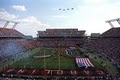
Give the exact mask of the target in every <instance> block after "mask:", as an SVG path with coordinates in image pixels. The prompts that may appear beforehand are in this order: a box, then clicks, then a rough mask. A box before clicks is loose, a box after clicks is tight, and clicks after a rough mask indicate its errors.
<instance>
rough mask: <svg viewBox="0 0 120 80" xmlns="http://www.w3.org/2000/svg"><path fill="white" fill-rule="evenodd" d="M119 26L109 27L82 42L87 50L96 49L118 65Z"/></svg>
mask: <svg viewBox="0 0 120 80" xmlns="http://www.w3.org/2000/svg"><path fill="white" fill-rule="evenodd" d="M119 33H120V28H111V29H109V30H108V31H106V32H104V33H103V34H101V35H100V37H98V38H96V39H92V38H90V39H89V40H88V42H86V43H85V44H84V48H85V49H87V50H89V51H96V52H98V53H101V54H102V55H104V56H106V57H108V58H109V59H110V60H111V62H112V63H114V64H115V65H117V67H120V34H119Z"/></svg>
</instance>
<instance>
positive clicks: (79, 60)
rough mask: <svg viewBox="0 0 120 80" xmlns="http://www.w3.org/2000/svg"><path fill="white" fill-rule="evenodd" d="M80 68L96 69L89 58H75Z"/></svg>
mask: <svg viewBox="0 0 120 80" xmlns="http://www.w3.org/2000/svg"><path fill="white" fill-rule="evenodd" d="M75 60H76V64H77V66H78V67H94V65H93V64H92V63H91V62H90V60H89V58H75Z"/></svg>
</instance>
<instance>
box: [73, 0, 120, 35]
mask: <svg viewBox="0 0 120 80" xmlns="http://www.w3.org/2000/svg"><path fill="white" fill-rule="evenodd" d="M103 2H104V1H103ZM101 3H102V2H101ZM98 4H99V3H98ZM119 10H120V2H114V3H110V2H104V4H101V5H89V4H84V5H82V6H79V7H78V10H76V11H74V13H73V14H74V15H73V17H72V18H71V20H72V21H73V22H72V21H71V23H72V24H77V25H78V28H79V29H84V30H86V31H87V33H88V34H90V33H91V32H100V33H102V32H104V31H106V30H108V29H110V28H111V27H110V26H109V24H108V23H105V21H106V20H110V19H114V18H119V17H120V11H119ZM114 23H116V22H113V24H114ZM114 26H115V27H119V26H120V25H118V24H117V23H116V24H115V25H114Z"/></svg>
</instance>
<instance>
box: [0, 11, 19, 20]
mask: <svg viewBox="0 0 120 80" xmlns="http://www.w3.org/2000/svg"><path fill="white" fill-rule="evenodd" d="M16 17H17V16H16V15H14V14H10V13H8V12H7V11H5V10H4V9H2V10H0V19H7V20H13V19H15V18H16Z"/></svg>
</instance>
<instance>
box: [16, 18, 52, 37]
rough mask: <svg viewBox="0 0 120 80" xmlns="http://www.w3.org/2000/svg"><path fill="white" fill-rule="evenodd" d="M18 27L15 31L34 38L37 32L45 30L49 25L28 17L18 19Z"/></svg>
mask: <svg viewBox="0 0 120 80" xmlns="http://www.w3.org/2000/svg"><path fill="white" fill-rule="evenodd" d="M18 21H19V22H20V25H19V26H18V27H16V29H17V30H19V31H20V32H22V33H24V34H25V35H32V36H34V37H36V34H37V31H41V30H45V29H46V28H48V27H50V25H48V24H46V23H43V22H41V21H40V20H38V19H37V18H36V17H34V16H28V17H26V18H24V19H19V20H18Z"/></svg>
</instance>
